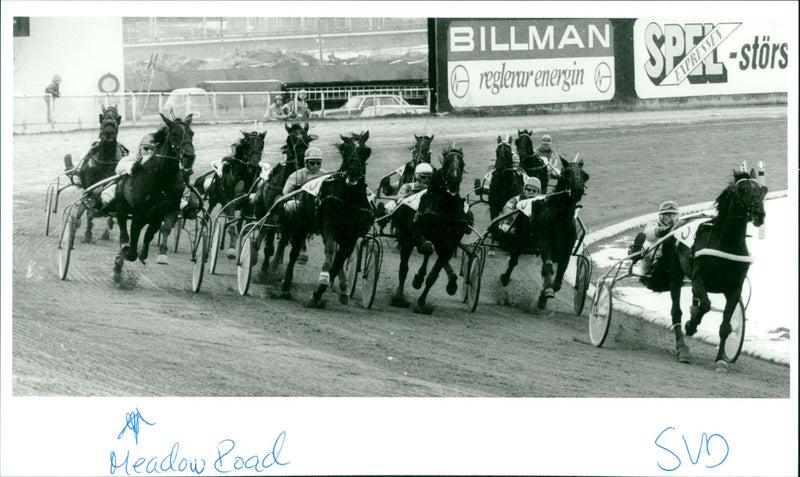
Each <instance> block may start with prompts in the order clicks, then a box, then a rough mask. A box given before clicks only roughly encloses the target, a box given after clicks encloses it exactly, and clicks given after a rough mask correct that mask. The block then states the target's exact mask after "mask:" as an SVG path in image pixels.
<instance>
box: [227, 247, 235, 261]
mask: <svg viewBox="0 0 800 477" xmlns="http://www.w3.org/2000/svg"><path fill="white" fill-rule="evenodd" d="M225 257H226V258H227V259H228V260H233V259H234V258H236V250H234V249H232V248H229V249H228V250H226V251H225Z"/></svg>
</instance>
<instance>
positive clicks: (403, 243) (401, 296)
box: [389, 240, 414, 308]
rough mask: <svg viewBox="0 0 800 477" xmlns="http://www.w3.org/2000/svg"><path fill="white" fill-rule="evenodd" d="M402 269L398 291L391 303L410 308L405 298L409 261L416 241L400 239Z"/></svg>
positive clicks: (399, 275)
mask: <svg viewBox="0 0 800 477" xmlns="http://www.w3.org/2000/svg"><path fill="white" fill-rule="evenodd" d="M399 242H400V271H399V274H398V279H399V280H398V283H397V291H396V292H395V294H394V295H392V299H391V301H390V302H389V304H390V305H392V306H396V307H399V308H408V306H409V305H410V303H409V302H408V300H406V298H405V293H404V290H405V286H406V277H408V261H409V260H410V259H411V252H412V251H413V250H414V243H413V242H412V241H410V240H400V241H399Z"/></svg>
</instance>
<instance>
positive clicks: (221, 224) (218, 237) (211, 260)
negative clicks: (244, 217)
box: [208, 215, 227, 275]
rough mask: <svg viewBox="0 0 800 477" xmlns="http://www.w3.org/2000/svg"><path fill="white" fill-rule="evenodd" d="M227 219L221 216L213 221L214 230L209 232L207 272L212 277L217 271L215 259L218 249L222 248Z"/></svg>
mask: <svg viewBox="0 0 800 477" xmlns="http://www.w3.org/2000/svg"><path fill="white" fill-rule="evenodd" d="M226 222H227V217H226V216H224V215H222V216H220V217H217V220H215V221H214V228H213V229H212V231H211V235H212V236H211V248H210V249H209V250H208V252H209V253H208V271H209V272H210V273H211V274H212V275H213V274H214V272H216V271H217V258H218V256H219V249H220V247H222V240H223V238H224V235H225V224H226Z"/></svg>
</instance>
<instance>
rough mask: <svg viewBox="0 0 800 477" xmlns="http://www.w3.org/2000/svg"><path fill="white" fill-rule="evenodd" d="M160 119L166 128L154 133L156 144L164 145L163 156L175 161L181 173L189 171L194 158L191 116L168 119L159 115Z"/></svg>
mask: <svg viewBox="0 0 800 477" xmlns="http://www.w3.org/2000/svg"><path fill="white" fill-rule="evenodd" d="M159 114H161V113H159ZM161 119H163V120H164V123H165V124H166V127H164V128H162V129H160V130H159V131H158V132H157V133H156V135H155V142H156V144H164V147H165V148H166V151H165V154H164V156H166V157H168V158H173V159H177V160H178V163H179V165H180V168H181V169H182V170H183V171H191V170H192V166H193V165H194V157H195V154H194V145H193V144H192V138H193V137H194V131H192V128H191V127H190V125H191V124H192V115H191V114H189V115H188V116H186V118H185V119H180V118H178V119H169V118H167V117H166V116H164V115H163V114H161Z"/></svg>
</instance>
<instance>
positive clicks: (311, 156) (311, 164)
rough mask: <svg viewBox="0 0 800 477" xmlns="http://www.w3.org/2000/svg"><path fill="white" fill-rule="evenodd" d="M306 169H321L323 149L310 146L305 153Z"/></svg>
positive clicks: (314, 170) (311, 170) (312, 170)
mask: <svg viewBox="0 0 800 477" xmlns="http://www.w3.org/2000/svg"><path fill="white" fill-rule="evenodd" d="M305 164H306V169H308V170H309V171H310V172H317V171H319V169H320V167H322V151H320V149H319V148H318V147H309V148H308V149H306V155H305Z"/></svg>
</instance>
